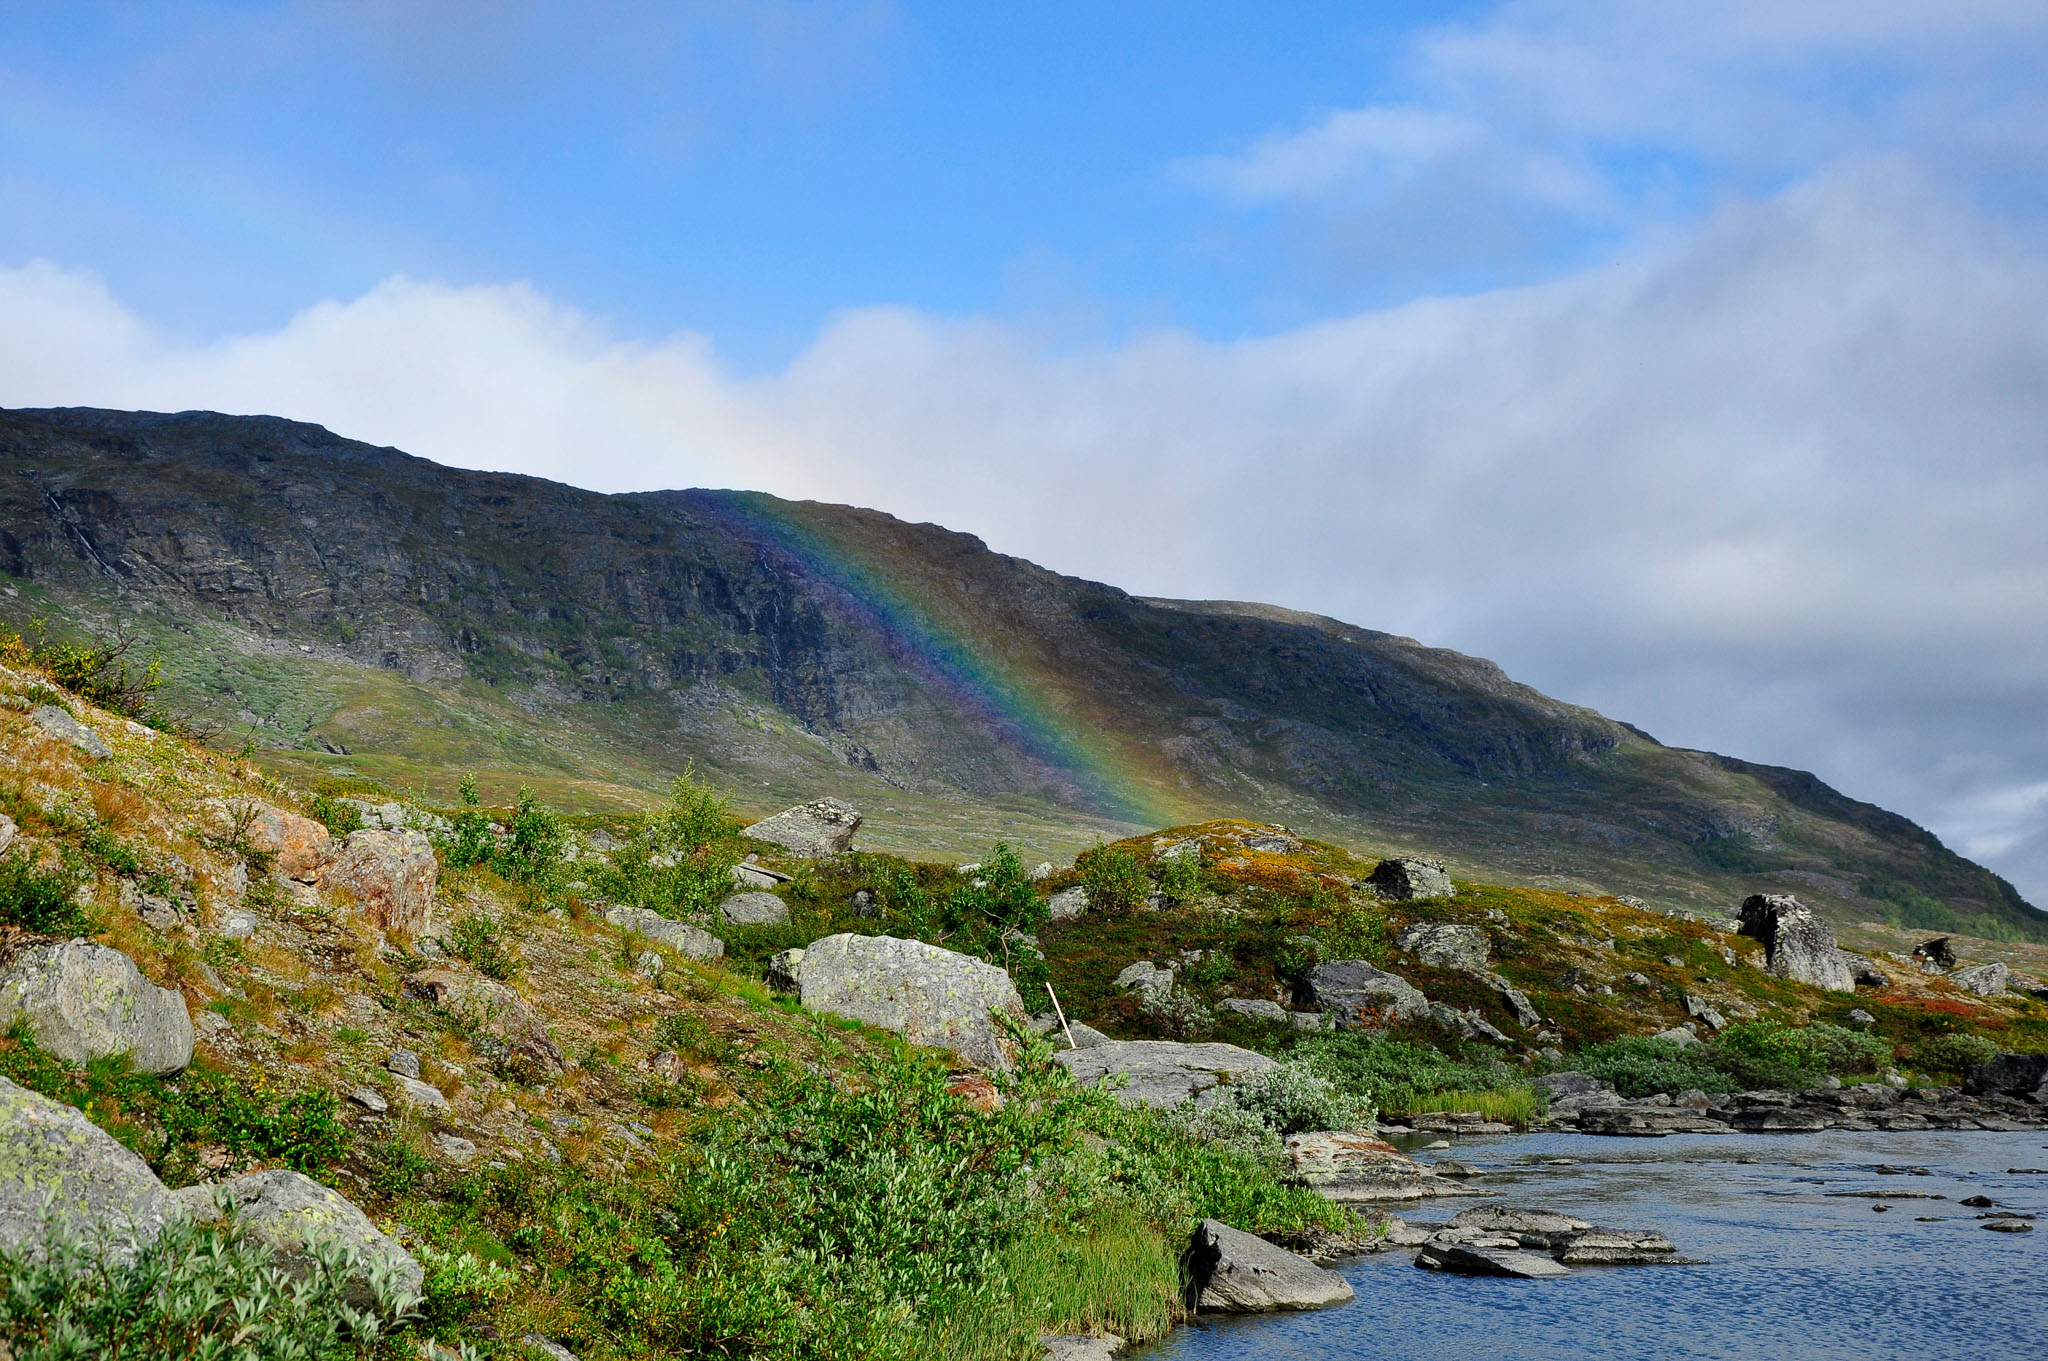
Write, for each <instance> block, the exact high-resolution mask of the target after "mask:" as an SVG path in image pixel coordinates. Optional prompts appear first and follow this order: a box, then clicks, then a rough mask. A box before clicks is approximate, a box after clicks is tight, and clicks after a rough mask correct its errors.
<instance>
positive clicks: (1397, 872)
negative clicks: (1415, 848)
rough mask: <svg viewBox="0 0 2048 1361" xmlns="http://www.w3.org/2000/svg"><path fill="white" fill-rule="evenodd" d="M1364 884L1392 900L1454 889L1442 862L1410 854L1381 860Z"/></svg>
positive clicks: (1450, 892)
mask: <svg viewBox="0 0 2048 1361" xmlns="http://www.w3.org/2000/svg"><path fill="white" fill-rule="evenodd" d="M1246 844H1247V845H1249V844H1250V843H1249V842H1247V843H1246ZM1366 883H1368V884H1370V885H1371V886H1372V887H1373V890H1374V891H1375V892H1377V893H1378V894H1379V895H1380V896H1381V897H1382V898H1391V899H1393V900H1394V901H1395V902H1413V901H1415V900H1416V899H1420V898H1448V897H1450V896H1452V895H1453V894H1454V893H1455V892H1457V890H1456V889H1454V888H1452V887H1451V876H1450V873H1449V871H1447V870H1445V869H1444V862H1443V861H1441V860H1422V859H1417V858H1414V857H1409V856H1401V857H1397V858H1395V859H1393V860H1382V861H1380V863H1379V864H1378V865H1377V866H1376V867H1375V868H1374V869H1373V872H1372V873H1371V874H1370V875H1369V876H1367V878H1366Z"/></svg>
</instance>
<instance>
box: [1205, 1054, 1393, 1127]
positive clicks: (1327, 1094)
mask: <svg viewBox="0 0 2048 1361" xmlns="http://www.w3.org/2000/svg"><path fill="white" fill-rule="evenodd" d="M1230 1095H1231V1102H1232V1104H1234V1105H1235V1106H1236V1107H1237V1108H1238V1109H1239V1110H1243V1111H1249V1112H1250V1113H1251V1114H1253V1115H1255V1116H1257V1117H1258V1119H1259V1121H1260V1123H1262V1124H1264V1125H1265V1126H1266V1128H1268V1129H1270V1130H1272V1131H1273V1132H1274V1133H1275V1134H1278V1135H1280V1136H1282V1137H1283V1138H1284V1137H1285V1136H1287V1135H1289V1134H1300V1133H1302V1132H1303V1131H1304V1130H1319V1129H1358V1128H1361V1127H1362V1126H1366V1125H1370V1124H1371V1122H1372V1118H1373V1108H1372V1104H1371V1103H1370V1102H1369V1101H1366V1100H1361V1099H1360V1098H1359V1097H1358V1096H1355V1095H1351V1094H1348V1093H1346V1092H1344V1091H1341V1090H1339V1089H1338V1086H1337V1084H1336V1083H1334V1082H1332V1081H1331V1080H1330V1079H1329V1078H1327V1077H1325V1076H1324V1075H1323V1074H1322V1073H1320V1072H1318V1071H1317V1070H1316V1069H1315V1067H1313V1066H1312V1065H1310V1064H1308V1063H1304V1062H1302V1061H1300V1060H1294V1061H1290V1062H1286V1063H1281V1064H1278V1065H1276V1066H1275V1067H1272V1068H1268V1069H1266V1070H1265V1071H1263V1072H1258V1073H1254V1074H1252V1075H1251V1076H1250V1077H1248V1078H1245V1079H1244V1080H1243V1081H1241V1082H1239V1083H1237V1084H1236V1085H1235V1086H1233V1087H1232V1088H1231V1089H1230Z"/></svg>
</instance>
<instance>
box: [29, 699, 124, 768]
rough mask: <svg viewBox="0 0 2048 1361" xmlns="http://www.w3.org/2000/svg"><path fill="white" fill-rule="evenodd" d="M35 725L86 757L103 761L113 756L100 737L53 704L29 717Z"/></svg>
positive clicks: (45, 706)
mask: <svg viewBox="0 0 2048 1361" xmlns="http://www.w3.org/2000/svg"><path fill="white" fill-rule="evenodd" d="M29 717H30V718H31V719H33V720H34V721H35V725H36V726H37V727H38V728H41V729H42V730H43V731H44V732H46V733H48V734H49V735H50V736H52V737H54V738H56V739H57V740H58V741H60V742H69V743H70V744H71V745H72V746H74V747H77V748H78V749H79V750H80V751H82V752H84V753H85V754H86V755H87V756H91V757H96V758H97V759H99V760H102V761H104V760H105V759H106V758H107V757H109V756H112V755H113V754H114V752H113V748H111V747H109V746H108V745H107V744H106V743H105V742H103V741H101V740H100V735H99V734H98V733H96V732H94V731H93V730H92V729H91V728H88V727H86V726H85V725H84V724H83V723H80V722H79V721H78V720H77V719H75V718H73V717H72V716H71V713H70V711H69V710H66V709H63V708H60V707H59V706H57V705H55V704H44V705H40V706H38V707H37V709H36V711H35V712H34V713H32V714H30V715H29Z"/></svg>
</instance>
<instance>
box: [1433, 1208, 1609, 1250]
mask: <svg viewBox="0 0 2048 1361" xmlns="http://www.w3.org/2000/svg"><path fill="white" fill-rule="evenodd" d="M1451 1227H1452V1228H1454V1229H1467V1230H1475V1231H1478V1232H1481V1233H1502V1234H1507V1235H1508V1236H1509V1237H1511V1238H1514V1239H1516V1240H1518V1241H1519V1242H1520V1244H1521V1245H1522V1246H1523V1247H1525V1248H1549V1247H1556V1246H1559V1245H1560V1244H1561V1243H1563V1242H1565V1241H1567V1240H1569V1239H1573V1238H1576V1237H1577V1236H1578V1235H1580V1234H1583V1233H1587V1232H1589V1231H1591V1229H1592V1227H1593V1226H1592V1225H1591V1224H1589V1223H1587V1222H1586V1221H1585V1220H1583V1219H1580V1218H1578V1217H1577V1216H1576V1215H1568V1214H1559V1213H1558V1212H1557V1211H1555V1210H1525V1209H1518V1208H1516V1207H1514V1206H1511V1205H1481V1206H1478V1207H1476V1208H1474V1209H1470V1210H1466V1211H1464V1212H1463V1213H1461V1214H1459V1215H1458V1216H1457V1217H1456V1218H1454V1219H1452V1220H1451Z"/></svg>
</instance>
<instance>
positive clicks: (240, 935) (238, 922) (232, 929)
mask: <svg viewBox="0 0 2048 1361" xmlns="http://www.w3.org/2000/svg"><path fill="white" fill-rule="evenodd" d="M259 925H261V923H260V922H259V921H258V919H257V916H256V914H255V913H253V912H243V911H240V910H239V909H238V910H236V911H233V912H229V913H228V914H226V915H225V916H223V917H222V918H221V921H220V934H221V936H222V938H223V939H226V940H247V939H248V938H249V937H251V936H253V935H255V934H256V928H257V927H258V926H259Z"/></svg>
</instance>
